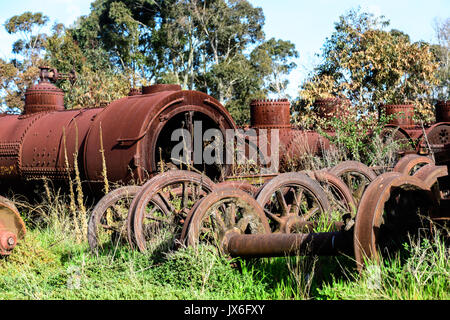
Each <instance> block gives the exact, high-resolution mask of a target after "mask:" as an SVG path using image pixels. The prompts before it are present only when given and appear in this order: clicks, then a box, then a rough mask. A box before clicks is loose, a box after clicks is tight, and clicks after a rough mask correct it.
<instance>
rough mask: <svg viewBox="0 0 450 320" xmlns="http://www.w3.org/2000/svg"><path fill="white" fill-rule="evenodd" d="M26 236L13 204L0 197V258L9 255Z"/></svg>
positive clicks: (23, 225)
mask: <svg viewBox="0 0 450 320" xmlns="http://www.w3.org/2000/svg"><path fill="white" fill-rule="evenodd" d="M25 234H26V228H25V223H24V222H23V220H22V218H21V217H20V214H19V211H18V210H17V207H16V206H15V205H14V203H13V202H12V201H10V200H8V199H6V198H4V197H1V196H0V256H7V255H10V254H11V252H12V250H13V249H14V248H15V246H16V244H17V241H18V240H20V239H23V237H24V236H25Z"/></svg>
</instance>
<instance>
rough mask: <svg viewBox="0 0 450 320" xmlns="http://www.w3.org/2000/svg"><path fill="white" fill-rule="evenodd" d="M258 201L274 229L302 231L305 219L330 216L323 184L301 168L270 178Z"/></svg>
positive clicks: (274, 230) (311, 219)
mask: <svg viewBox="0 0 450 320" xmlns="http://www.w3.org/2000/svg"><path fill="white" fill-rule="evenodd" d="M256 201H257V202H258V203H259V205H260V206H261V207H263V208H264V212H265V214H266V215H267V217H268V219H269V221H270V227H271V230H272V231H273V232H282V233H290V232H299V230H302V227H303V222H304V221H313V220H317V219H324V217H325V219H324V220H327V219H328V218H330V203H329V201H328V197H327V195H326V193H325V191H324V190H323V189H322V188H321V186H320V184H319V183H318V182H317V181H315V180H313V179H311V178H310V177H308V176H307V175H306V174H304V173H301V172H289V173H282V174H280V175H278V176H277V177H275V178H273V179H272V180H270V181H268V182H266V183H265V184H264V185H263V186H262V188H261V189H260V191H259V192H258V194H257V195H256Z"/></svg>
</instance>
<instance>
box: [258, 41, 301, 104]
mask: <svg viewBox="0 0 450 320" xmlns="http://www.w3.org/2000/svg"><path fill="white" fill-rule="evenodd" d="M293 58H298V52H297V51H296V50H295V45H294V44H293V43H292V42H290V41H284V40H276V39H275V38H271V39H269V40H267V41H265V42H263V43H262V44H261V45H259V46H258V47H257V48H256V49H255V50H254V51H253V52H252V54H251V60H252V61H254V63H255V64H256V68H257V69H258V70H260V74H261V75H264V76H265V79H266V83H267V84H266V85H267V89H268V91H269V92H273V93H276V94H277V96H278V97H279V98H287V95H286V92H285V90H286V87H287V85H288V83H289V81H288V80H287V79H286V76H287V75H288V74H289V73H290V72H291V71H292V70H293V69H295V68H296V67H297V65H296V63H295V62H293V61H292V60H291V59H293Z"/></svg>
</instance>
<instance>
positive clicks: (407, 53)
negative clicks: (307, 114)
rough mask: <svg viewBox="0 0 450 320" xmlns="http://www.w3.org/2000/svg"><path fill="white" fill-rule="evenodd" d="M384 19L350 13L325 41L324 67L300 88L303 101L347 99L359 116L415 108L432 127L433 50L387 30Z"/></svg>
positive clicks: (406, 36) (320, 67)
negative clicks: (330, 97) (394, 108)
mask: <svg viewBox="0 0 450 320" xmlns="http://www.w3.org/2000/svg"><path fill="white" fill-rule="evenodd" d="M388 25H389V21H388V20H385V19H384V17H383V16H381V17H375V16H374V15H373V14H370V13H365V12H361V11H360V9H357V10H351V11H349V12H348V13H347V14H346V15H343V16H341V17H340V19H339V21H338V22H337V23H336V24H335V31H334V32H333V34H332V35H331V37H330V38H327V40H326V41H325V44H324V46H323V51H322V55H321V57H322V59H323V61H322V63H321V64H319V65H318V66H317V67H316V68H315V69H314V71H313V73H312V74H311V75H310V79H309V80H308V81H307V82H306V83H305V84H304V85H303V86H302V90H301V92H300V96H301V98H303V99H305V100H307V101H313V100H314V98H316V97H317V95H319V96H320V95H321V94H324V93H326V91H327V90H328V91H329V94H339V95H341V96H344V97H346V98H348V99H350V101H351V102H352V104H354V105H355V106H356V107H357V109H358V111H359V113H366V112H367V111H376V110H377V108H378V107H379V106H380V105H382V104H404V103H414V104H415V105H416V110H417V114H418V115H419V116H420V117H421V118H422V119H424V120H425V121H430V120H431V118H432V116H433V112H432V111H431V105H430V102H429V97H430V94H431V91H432V88H433V86H434V85H435V84H436V83H437V79H436V75H435V73H436V70H437V67H438V65H437V63H436V61H435V58H434V55H433V54H432V52H431V50H430V46H429V45H428V44H427V43H424V42H418V43H412V42H411V41H410V39H409V36H408V35H406V34H404V33H402V32H400V31H398V30H391V31H386V30H384V29H385V28H386V27H387V26H388Z"/></svg>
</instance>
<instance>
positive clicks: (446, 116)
mask: <svg viewBox="0 0 450 320" xmlns="http://www.w3.org/2000/svg"><path fill="white" fill-rule="evenodd" d="M436 122H450V100H447V101H439V102H438V103H437V104H436Z"/></svg>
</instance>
